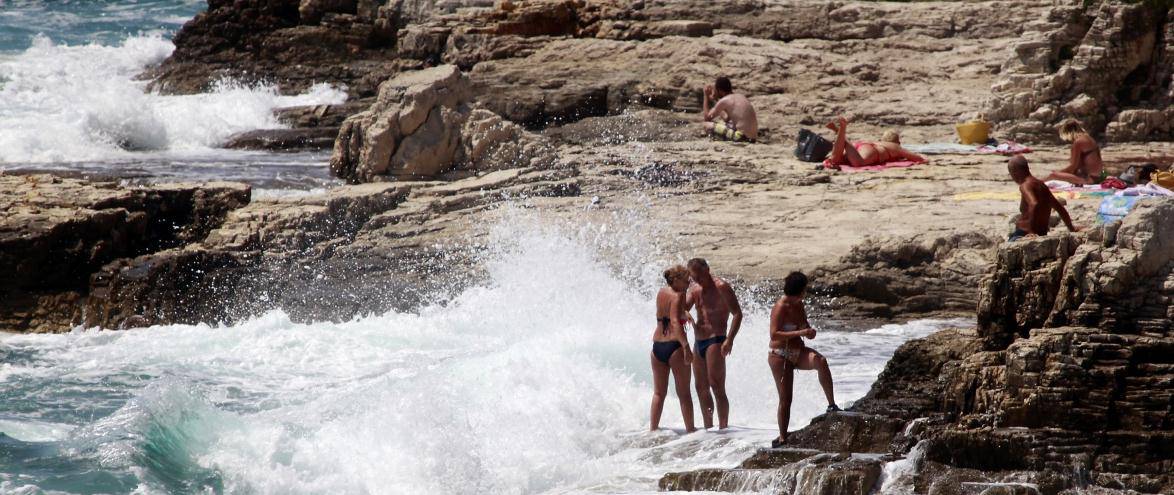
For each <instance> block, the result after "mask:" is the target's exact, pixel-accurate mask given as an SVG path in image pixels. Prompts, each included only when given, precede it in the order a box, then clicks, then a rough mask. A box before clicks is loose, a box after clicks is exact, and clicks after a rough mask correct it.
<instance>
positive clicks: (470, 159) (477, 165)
mask: <svg viewBox="0 0 1174 495" xmlns="http://www.w3.org/2000/svg"><path fill="white" fill-rule="evenodd" d="M471 99H472V93H471V87H470V84H469V80H468V78H467V77H466V76H465V75H464V74H462V73H461V71H460V69H458V68H457V67H455V66H451V65H445V66H439V67H434V68H431V69H425V70H422V71H417V72H408V73H403V74H401V75H399V76H396V77H395V78H392V79H389V80H388V81H387V82H385V83H383V84H382V85H381V86H380V90H379V97H378V99H376V101H375V102H374V103H373V104H372V105H371V107H370V108H368V109H367V110H365V111H363V112H360V113H358V114H355V115H353V116H351V117H349V118H347V120H346V121H344V122H343V124H342V127H341V129H340V130H339V134H338V138H337V140H336V141H335V144H334V154H333V156H331V159H330V168H331V171H332V172H333V173H334V174H335V175H336V176H338V177H340V178H343V179H345V180H347V181H348V182H351V183H360V182H369V181H373V180H384V179H387V178H404V177H417V178H418V177H424V178H428V177H434V176H437V175H439V174H441V173H443V172H447V171H450V170H453V169H467V170H492V169H496V168H511V167H519V166H531V165H544V164H547V163H549V161H550V160H549V156H548V155H547V154H546V153H547V151H546V149H545V146H544V145H543V144H542V143H541V142H540V138H539V137H538V136H536V135H534V134H531V133H528V132H526V131H525V130H523V129H521V128H520V127H518V126H517V125H516V124H513V123H509V122H505V121H503V120H502V119H501V118H500V117H497V116H496V115H494V114H493V113H492V112H489V111H487V110H484V109H480V108H476V107H475V105H472V104H471Z"/></svg>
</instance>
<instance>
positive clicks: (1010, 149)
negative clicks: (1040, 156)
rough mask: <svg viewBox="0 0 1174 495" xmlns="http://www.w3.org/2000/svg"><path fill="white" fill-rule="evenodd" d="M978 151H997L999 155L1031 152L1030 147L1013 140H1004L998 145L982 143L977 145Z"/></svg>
mask: <svg viewBox="0 0 1174 495" xmlns="http://www.w3.org/2000/svg"><path fill="white" fill-rule="evenodd" d="M978 152H979V153H998V154H1000V155H1015V154H1019V153H1031V148H1029V147H1027V146H1024V145H1022V144H1019V143H1016V142H1015V141H1004V142H1002V143H999V145H998V146H990V145H984V146H979V147H978Z"/></svg>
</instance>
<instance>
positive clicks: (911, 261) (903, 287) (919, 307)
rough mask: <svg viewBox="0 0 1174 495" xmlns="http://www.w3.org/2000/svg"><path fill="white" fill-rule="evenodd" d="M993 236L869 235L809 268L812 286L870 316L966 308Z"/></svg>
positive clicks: (990, 251) (989, 257)
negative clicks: (827, 261)
mask: <svg viewBox="0 0 1174 495" xmlns="http://www.w3.org/2000/svg"><path fill="white" fill-rule="evenodd" d="M997 242H998V239H997V238H996V237H994V236H991V235H989V234H985V233H981V234H980V233H955V234H951V235H949V236H945V237H931V236H918V237H915V238H912V239H869V240H868V241H867V242H865V243H864V244H862V245H859V246H856V247H854V248H853V249H852V252H851V253H850V254H848V255H847V256H845V257H844V258H842V259H841V260H840V261H839V263H836V264H832V265H829V266H826V267H821V268H820V269H818V270H816V271H815V272H813V273H812V279H813V282H812V288H813V291H814V292H816V293H819V294H824V295H828V296H834V297H837V298H839V304H840V305H841V309H846V310H855V311H859V312H862V313H866V314H870V315H871V316H889V315H891V314H893V313H894V312H903V313H909V312H929V311H939V310H971V309H973V308H974V304H975V301H976V300H977V295H978V294H977V290H976V289H977V287H978V282H979V281H980V280H981V276H982V267H984V266H987V265H989V264H990V263H991V262H992V261H993V258H994V246H995V245H996V243H997Z"/></svg>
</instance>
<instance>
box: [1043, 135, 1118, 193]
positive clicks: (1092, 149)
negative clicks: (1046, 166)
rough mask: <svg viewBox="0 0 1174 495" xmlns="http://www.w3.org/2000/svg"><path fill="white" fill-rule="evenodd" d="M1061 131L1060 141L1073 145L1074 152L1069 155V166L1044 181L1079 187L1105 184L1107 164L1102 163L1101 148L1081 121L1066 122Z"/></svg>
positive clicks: (1053, 173)
mask: <svg viewBox="0 0 1174 495" xmlns="http://www.w3.org/2000/svg"><path fill="white" fill-rule="evenodd" d="M1059 130H1060V139H1063V140H1064V142H1067V143H1072V151H1071V152H1070V153H1069V154H1068V166H1067V167H1064V168H1062V169H1060V170H1057V171H1055V172H1052V174H1051V175H1049V176H1047V177H1046V178H1044V180H1045V181H1048V180H1062V181H1064V182H1071V183H1073V184H1077V185H1086V184H1100V183H1101V182H1104V181H1105V179H1106V178H1107V177H1108V174H1106V173H1105V162H1103V161H1101V147H1100V146H1098V145H1097V141H1096V140H1095V139H1093V138H1092V136H1090V135H1088V131H1086V130H1084V126H1083V125H1081V124H1080V121H1078V120H1076V119H1068V120H1065V121H1064V122H1062V123H1061V124H1060V129H1059Z"/></svg>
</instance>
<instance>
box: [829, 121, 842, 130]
mask: <svg viewBox="0 0 1174 495" xmlns="http://www.w3.org/2000/svg"><path fill="white" fill-rule="evenodd" d="M827 128H828V129H831V130H832V132H840V127H839V126H838V125H837V124H836V122H835V121H831V122H828V125H827Z"/></svg>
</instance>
